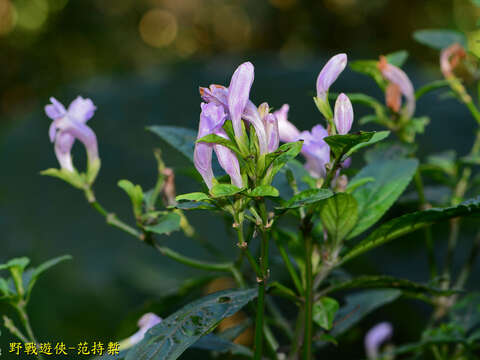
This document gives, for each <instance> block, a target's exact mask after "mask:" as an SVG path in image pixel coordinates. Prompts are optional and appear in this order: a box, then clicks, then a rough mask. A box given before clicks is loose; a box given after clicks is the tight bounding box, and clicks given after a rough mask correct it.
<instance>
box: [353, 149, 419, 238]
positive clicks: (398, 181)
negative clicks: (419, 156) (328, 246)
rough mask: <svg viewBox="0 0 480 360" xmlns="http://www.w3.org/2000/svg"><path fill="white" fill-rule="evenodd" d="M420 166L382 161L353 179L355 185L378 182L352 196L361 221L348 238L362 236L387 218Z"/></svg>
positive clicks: (395, 161) (360, 189)
mask: <svg viewBox="0 0 480 360" xmlns="http://www.w3.org/2000/svg"><path fill="white" fill-rule="evenodd" d="M417 165H418V161H417V160H415V159H396V160H384V161H381V160H379V161H376V162H373V163H370V164H368V165H367V166H366V167H364V168H363V169H362V170H361V171H360V172H359V173H358V174H357V175H356V176H355V177H354V178H353V181H358V180H359V179H363V178H374V179H375V181H374V182H369V183H367V184H365V185H363V186H361V187H359V188H358V189H357V190H356V191H354V192H353V196H354V197H355V199H357V202H358V214H359V218H358V222H357V225H356V226H355V228H354V229H353V230H352V232H351V233H350V235H349V238H352V237H354V236H356V235H359V234H361V233H362V232H364V231H365V230H367V229H368V228H369V227H370V226H372V225H373V224H375V223H376V222H377V221H378V220H379V219H380V218H381V217H382V215H383V214H385V212H386V211H387V210H388V209H389V208H390V206H392V205H393V203H394V202H395V200H397V198H398V197H399V196H400V195H401V194H402V192H403V191H404V190H405V188H406V187H407V185H408V184H409V183H410V181H411V179H412V177H413V175H414V174H415V171H416V169H417Z"/></svg>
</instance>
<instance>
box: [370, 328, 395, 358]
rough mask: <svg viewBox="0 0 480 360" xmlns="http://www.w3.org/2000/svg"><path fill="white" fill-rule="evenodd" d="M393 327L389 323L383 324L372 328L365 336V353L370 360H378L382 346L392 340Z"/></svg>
mask: <svg viewBox="0 0 480 360" xmlns="http://www.w3.org/2000/svg"><path fill="white" fill-rule="evenodd" d="M392 334H393V327H392V325H391V324H390V323H388V322H383V323H380V324H377V325H375V326H374V327H373V328H371V329H370V330H369V331H368V333H367V335H366V336H365V340H364V342H365V352H366V353H367V357H368V358H369V359H370V360H375V359H378V355H379V349H380V346H381V345H382V344H383V343H384V342H385V341H387V340H388V339H390V337H391V336H392Z"/></svg>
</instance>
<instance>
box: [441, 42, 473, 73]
mask: <svg viewBox="0 0 480 360" xmlns="http://www.w3.org/2000/svg"><path fill="white" fill-rule="evenodd" d="M466 56H467V53H466V52H465V49H464V48H463V47H462V45H460V44H458V43H455V44H452V45H450V46H449V47H447V48H445V49H443V50H442V52H441V53H440V69H441V70H442V74H443V76H445V78H449V77H451V76H453V70H454V69H455V68H456V67H457V66H458V64H459V63H460V61H461V60H462V59H463V58H465V57H466Z"/></svg>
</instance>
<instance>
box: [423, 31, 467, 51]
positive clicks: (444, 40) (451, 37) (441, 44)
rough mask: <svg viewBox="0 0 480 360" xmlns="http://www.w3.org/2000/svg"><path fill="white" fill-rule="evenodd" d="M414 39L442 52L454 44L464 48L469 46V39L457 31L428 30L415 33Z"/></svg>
mask: <svg viewBox="0 0 480 360" xmlns="http://www.w3.org/2000/svg"><path fill="white" fill-rule="evenodd" d="M413 38H414V39H415V40H417V41H418V42H419V43H421V44H423V45H427V46H429V47H431V48H433V49H437V50H442V49H444V48H446V47H448V46H450V45H452V44H454V43H459V44H461V45H462V46H463V47H466V46H467V39H466V37H465V35H464V34H462V33H461V32H459V31H455V30H447V29H427V30H418V31H415V32H414V33H413Z"/></svg>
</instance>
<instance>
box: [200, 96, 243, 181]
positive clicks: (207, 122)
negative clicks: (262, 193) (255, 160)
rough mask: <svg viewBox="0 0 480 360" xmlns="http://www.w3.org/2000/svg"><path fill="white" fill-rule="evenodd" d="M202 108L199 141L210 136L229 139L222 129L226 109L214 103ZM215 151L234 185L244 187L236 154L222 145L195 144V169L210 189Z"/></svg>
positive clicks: (203, 104) (203, 105) (202, 105)
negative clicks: (214, 135)
mask: <svg viewBox="0 0 480 360" xmlns="http://www.w3.org/2000/svg"><path fill="white" fill-rule="evenodd" d="M201 108H202V112H201V113H200V124H199V128H198V136H197V139H200V138H202V137H204V136H206V135H209V134H216V135H218V136H221V137H223V138H226V139H228V136H227V134H226V133H225V131H224V130H223V128H222V126H223V124H224V122H225V119H226V117H227V114H226V113H225V110H224V108H223V107H222V106H219V105H217V104H215V103H213V102H211V103H208V104H205V103H202V104H201ZM213 150H215V153H216V155H217V158H218V161H219V163H220V166H221V167H222V168H223V169H224V170H225V172H226V173H227V174H228V175H230V178H231V180H232V183H233V184H234V185H235V186H238V187H243V183H242V176H241V174H240V166H239V164H238V159H237V158H236V156H235V154H234V153H233V152H232V151H231V150H230V149H228V148H226V147H224V146H222V145H218V144H208V143H203V142H199V143H196V144H195V150H194V153H193V160H194V164H195V168H196V169H197V171H198V172H199V173H200V175H201V176H202V178H203V180H204V181H205V184H207V186H208V188H209V189H211V188H212V186H213V178H214V175H213V170H212V152H213Z"/></svg>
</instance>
